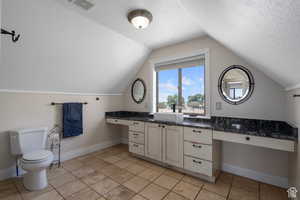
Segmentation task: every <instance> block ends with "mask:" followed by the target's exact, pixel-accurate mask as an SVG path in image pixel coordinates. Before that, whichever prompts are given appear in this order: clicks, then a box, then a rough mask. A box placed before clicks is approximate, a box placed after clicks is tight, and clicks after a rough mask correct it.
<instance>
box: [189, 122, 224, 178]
mask: <svg viewBox="0 0 300 200" xmlns="http://www.w3.org/2000/svg"><path fill="white" fill-rule="evenodd" d="M219 145H220V143H219V142H217V141H213V131H212V130H211V129H202V128H191V127H184V169H185V170H188V171H190V172H193V173H197V174H202V175H206V176H208V177H212V178H213V179H214V177H215V174H216V173H217V172H218V170H219V167H220V166H219V160H220V159H219V156H220V153H219V151H220V147H219Z"/></svg>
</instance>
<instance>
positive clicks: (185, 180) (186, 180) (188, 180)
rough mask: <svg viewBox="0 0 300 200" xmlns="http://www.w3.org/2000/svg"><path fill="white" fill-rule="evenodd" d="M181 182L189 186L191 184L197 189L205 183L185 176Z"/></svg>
mask: <svg viewBox="0 0 300 200" xmlns="http://www.w3.org/2000/svg"><path fill="white" fill-rule="evenodd" d="M182 181H184V182H186V183H190V184H192V185H194V186H197V187H202V186H203V185H204V183H205V182H204V181H202V180H201V179H199V178H196V177H192V176H189V175H185V176H184V177H183V179H182Z"/></svg>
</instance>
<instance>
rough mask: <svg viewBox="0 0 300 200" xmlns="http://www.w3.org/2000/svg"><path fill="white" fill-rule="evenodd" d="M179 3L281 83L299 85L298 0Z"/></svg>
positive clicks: (191, 0)
mask: <svg viewBox="0 0 300 200" xmlns="http://www.w3.org/2000/svg"><path fill="white" fill-rule="evenodd" d="M181 2H182V5H183V6H184V7H185V8H186V10H187V12H188V13H190V14H191V16H192V17H193V19H194V20H196V21H197V22H198V24H199V26H201V27H202V28H203V29H204V30H205V31H206V32H207V33H208V34H209V35H210V36H212V37H213V38H215V39H217V40H218V41H219V42H221V43H223V44H224V45H225V46H227V47H229V48H230V49H231V50H233V51H234V52H235V53H237V54H238V55H240V56H242V57H244V58H246V59H247V60H248V61H250V62H251V63H252V64H253V65H254V66H257V67H258V68H259V69H260V70H262V71H263V72H265V73H266V74H267V75H269V77H271V78H272V79H274V80H275V81H277V82H278V83H280V84H281V85H282V86H284V87H286V88H289V87H293V86H295V85H298V86H299V87H300V76H299V74H300V59H299V55H300V37H299V36H300V1H295V0H284V1H282V0H239V1H236V0H224V1H220V0H209V1H206V0H181Z"/></svg>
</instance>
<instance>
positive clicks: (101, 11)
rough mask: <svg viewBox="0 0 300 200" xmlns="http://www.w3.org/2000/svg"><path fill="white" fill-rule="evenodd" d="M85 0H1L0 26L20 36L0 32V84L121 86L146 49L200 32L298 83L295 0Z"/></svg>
mask: <svg viewBox="0 0 300 200" xmlns="http://www.w3.org/2000/svg"><path fill="white" fill-rule="evenodd" d="M89 1H90V2H92V3H93V4H95V6H94V7H92V8H91V9H90V10H83V9H82V8H79V7H77V6H75V5H74V4H73V3H72V2H73V1H72V0H54V1H53V0H43V1H40V0H3V5H2V27H5V28H8V29H17V31H18V30H19V31H20V32H21V34H22V35H21V40H20V42H19V43H16V44H12V43H11V42H10V41H9V40H7V39H4V38H3V37H2V59H1V62H2V63H1V64H2V66H1V68H0V89H21V90H46V91H63V92H85V93H86V92H88V93H121V92H123V91H124V90H125V88H126V87H127V85H128V84H129V82H130V80H131V79H132V78H133V77H134V75H135V73H136V72H137V70H138V68H139V67H140V66H141V65H142V63H143V62H144V61H145V59H146V57H147V56H148V55H149V52H150V50H151V49H156V48H159V47H162V46H166V45H170V44H174V43H178V42H180V41H185V40H189V39H192V38H195V37H199V36H203V35H206V34H208V35H209V36H210V37H212V38H214V39H216V40H218V41H219V42H221V43H222V44H224V45H225V46H226V47H228V48H230V49H231V50H232V51H234V52H235V53H237V54H238V55H240V56H241V57H243V58H245V59H246V60H247V61H249V62H250V63H251V64H252V65H254V66H257V68H259V69H260V70H261V71H263V72H264V73H266V74H267V75H268V76H269V77H271V78H272V79H274V80H275V81H276V82H278V83H280V84H281V85H282V86H284V87H292V86H295V85H297V84H300V78H299V77H300V76H299V74H300V59H298V57H299V55H300V39H299V36H300V1H295V0H239V1H236V0H209V1H207V0H151V1H148V0H111V1H108V0H89ZM135 8H144V9H147V10H149V11H151V12H152V14H153V16H154V19H153V22H152V23H151V24H150V26H149V27H148V28H147V29H145V30H136V29H134V28H133V27H132V25H131V24H130V23H128V21H127V18H126V15H127V13H128V11H130V10H132V9H135ZM16 13H18V14H16ZM49 80H51V81H49ZM74 80H76V81H74ZM299 86H300V85H299Z"/></svg>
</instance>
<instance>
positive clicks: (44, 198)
mask: <svg viewBox="0 0 300 200" xmlns="http://www.w3.org/2000/svg"><path fill="white" fill-rule="evenodd" d="M62 199H63V197H62V196H61V195H60V194H58V193H57V192H56V191H55V190H52V191H50V192H46V193H43V194H41V195H39V196H37V197H35V198H33V199H31V200H62Z"/></svg>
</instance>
